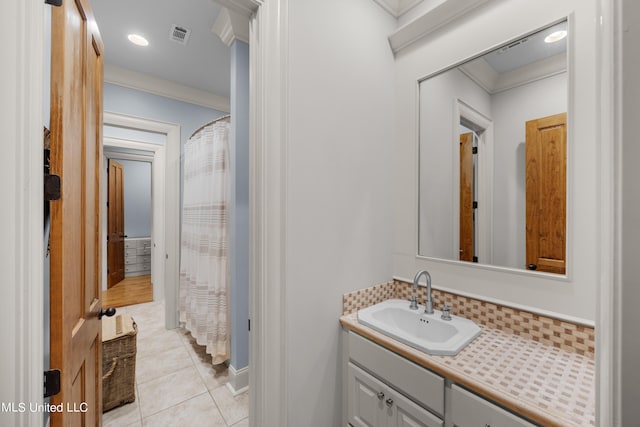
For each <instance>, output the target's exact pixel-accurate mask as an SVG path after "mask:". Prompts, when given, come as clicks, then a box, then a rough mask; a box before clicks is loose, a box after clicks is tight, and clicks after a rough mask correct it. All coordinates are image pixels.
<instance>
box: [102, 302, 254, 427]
mask: <svg viewBox="0 0 640 427" xmlns="http://www.w3.org/2000/svg"><path fill="white" fill-rule="evenodd" d="M118 313H127V314H130V315H131V316H132V317H133V319H134V320H135V322H136V324H137V325H138V337H137V339H138V342H137V358H136V400H135V402H133V403H129V404H127V405H124V406H121V407H119V408H116V409H113V410H111V411H109V412H107V413H105V414H104V416H103V426H104V427H129V426H132V427H142V426H145V427H146V426H153V427H157V426H171V427H180V426H205V425H206V426H215V427H218V426H219V427H231V426H233V427H245V426H248V425H249V418H248V416H249V395H248V393H246V392H245V393H242V394H240V395H238V396H235V397H234V396H233V395H232V394H231V392H230V391H229V389H228V388H227V387H226V386H225V384H226V382H227V369H226V367H225V366H224V365H222V366H213V365H212V364H211V357H210V356H208V355H207V354H206V353H205V351H204V347H201V346H199V345H197V344H196V343H195V340H193V338H192V337H191V335H190V334H189V332H187V331H186V330H184V329H174V330H170V331H168V330H166V329H165V328H164V305H163V303H162V302H151V303H146V304H138V305H132V306H128V307H122V308H118Z"/></svg>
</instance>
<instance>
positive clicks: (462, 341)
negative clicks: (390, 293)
mask: <svg viewBox="0 0 640 427" xmlns="http://www.w3.org/2000/svg"><path fill="white" fill-rule="evenodd" d="M441 314H442V312H441V311H439V310H434V313H433V314H425V313H424V306H422V305H419V306H418V309H417V310H411V309H410V308H409V301H405V300H400V299H390V300H386V301H383V302H381V303H379V304H376V305H373V306H371V307H367V308H365V309H363V310H360V311H358V322H360V323H362V324H363V325H365V326H368V327H370V328H372V329H375V330H376V331H378V332H380V333H382V334H384V335H387V336H389V337H391V338H394V339H396V340H398V341H401V342H403V343H405V344H407V345H409V346H411V347H413V348H416V349H418V350H421V351H424V352H426V353H429V354H433V355H438V356H453V355H456V354H458V353H459V352H460V350H462V349H463V348H465V347H466V346H467V344H469V343H470V342H471V341H473V340H474V338H476V337H477V336H478V335H480V332H481V329H480V327H479V326H478V325H476V324H475V323H473V322H472V321H471V320H469V319H464V318H462V317H458V316H454V315H452V316H451V320H443V319H441V318H440V315H441Z"/></svg>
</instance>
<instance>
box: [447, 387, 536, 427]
mask: <svg viewBox="0 0 640 427" xmlns="http://www.w3.org/2000/svg"><path fill="white" fill-rule="evenodd" d="M451 420H452V421H453V424H454V425H455V426H456V427H475V426H489V427H503V426H504V427H534V426H535V424H531V423H530V422H528V421H526V420H524V419H522V418H520V417H518V416H517V415H514V414H512V413H511V412H508V411H506V410H504V409H502V408H500V407H499V406H497V405H494V404H493V403H491V402H489V401H488V400H485V399H483V398H481V397H480V396H476V395H475V394H473V393H471V392H469V391H467V390H465V389H463V388H461V387H459V386H457V385H455V384H454V385H453V386H451Z"/></svg>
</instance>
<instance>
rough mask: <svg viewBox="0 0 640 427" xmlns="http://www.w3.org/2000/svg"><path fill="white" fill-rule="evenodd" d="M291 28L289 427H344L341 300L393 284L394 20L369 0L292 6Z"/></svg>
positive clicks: (301, 0)
mask: <svg viewBox="0 0 640 427" xmlns="http://www.w3.org/2000/svg"><path fill="white" fill-rule="evenodd" d="M288 20H289V25H290V27H289V31H290V33H289V50H288V52H289V61H288V76H287V81H288V84H289V99H288V111H289V115H288V129H287V133H288V141H289V142H288V148H287V152H286V158H287V165H288V166H287V170H286V172H285V173H286V183H285V188H286V206H285V216H286V223H285V230H286V232H285V234H286V259H284V260H282V261H281V262H283V263H284V264H283V265H284V269H285V275H286V319H287V320H286V331H285V337H286V339H285V342H286V349H285V351H284V352H285V354H286V355H287V368H286V369H287V371H286V385H287V396H286V399H287V410H288V412H287V421H288V425H290V426H338V425H340V424H341V409H342V403H343V398H342V381H343V378H342V370H341V345H340V334H339V331H340V325H339V323H338V318H339V317H340V315H341V312H342V294H343V293H344V292H347V291H349V290H353V289H358V288H363V287H366V286H371V285H372V284H374V283H379V282H382V281H387V280H389V279H390V277H391V242H392V239H391V233H392V227H391V223H392V222H391V221H392V210H393V209H394V207H393V206H392V205H391V203H389V202H390V200H391V199H392V184H391V182H392V179H393V175H392V173H391V169H390V164H389V159H390V158H391V157H392V156H393V145H394V136H393V122H394V114H393V112H394V98H393V83H392V82H393V75H394V63H393V55H392V53H391V50H390V48H389V45H388V42H387V35H388V34H389V33H390V32H391V31H392V30H393V29H394V28H395V20H394V19H393V18H391V17H390V16H389V15H387V14H386V13H385V12H384V11H383V10H382V9H381V8H380V7H379V6H378V5H376V4H375V3H374V2H372V1H371V0H350V1H343V0H295V1H291V2H289V18H288ZM275 386H276V385H275V384H274V387H275Z"/></svg>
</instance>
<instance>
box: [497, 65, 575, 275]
mask: <svg viewBox="0 0 640 427" xmlns="http://www.w3.org/2000/svg"><path fill="white" fill-rule="evenodd" d="M491 103H492V105H491V118H492V119H493V121H494V128H493V129H494V134H493V135H494V152H493V153H494V162H493V171H494V176H493V179H494V181H493V182H494V188H493V191H494V193H493V261H492V264H493V265H500V266H503V267H512V268H524V266H525V265H526V252H527V251H526V229H525V227H526V170H525V162H526V150H525V139H526V128H525V123H526V122H527V121H528V120H534V119H538V118H541V117H546V116H550V115H552V114H558V113H563V112H566V111H567V74H566V73H563V74H558V75H555V76H552V77H548V78H546V79H543V80H538V81H535V82H532V83H529V84H526V85H524V86H519V87H516V88H513V89H510V90H507V91H504V92H500V93H497V94H495V95H493V96H492V97H491Z"/></svg>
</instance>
